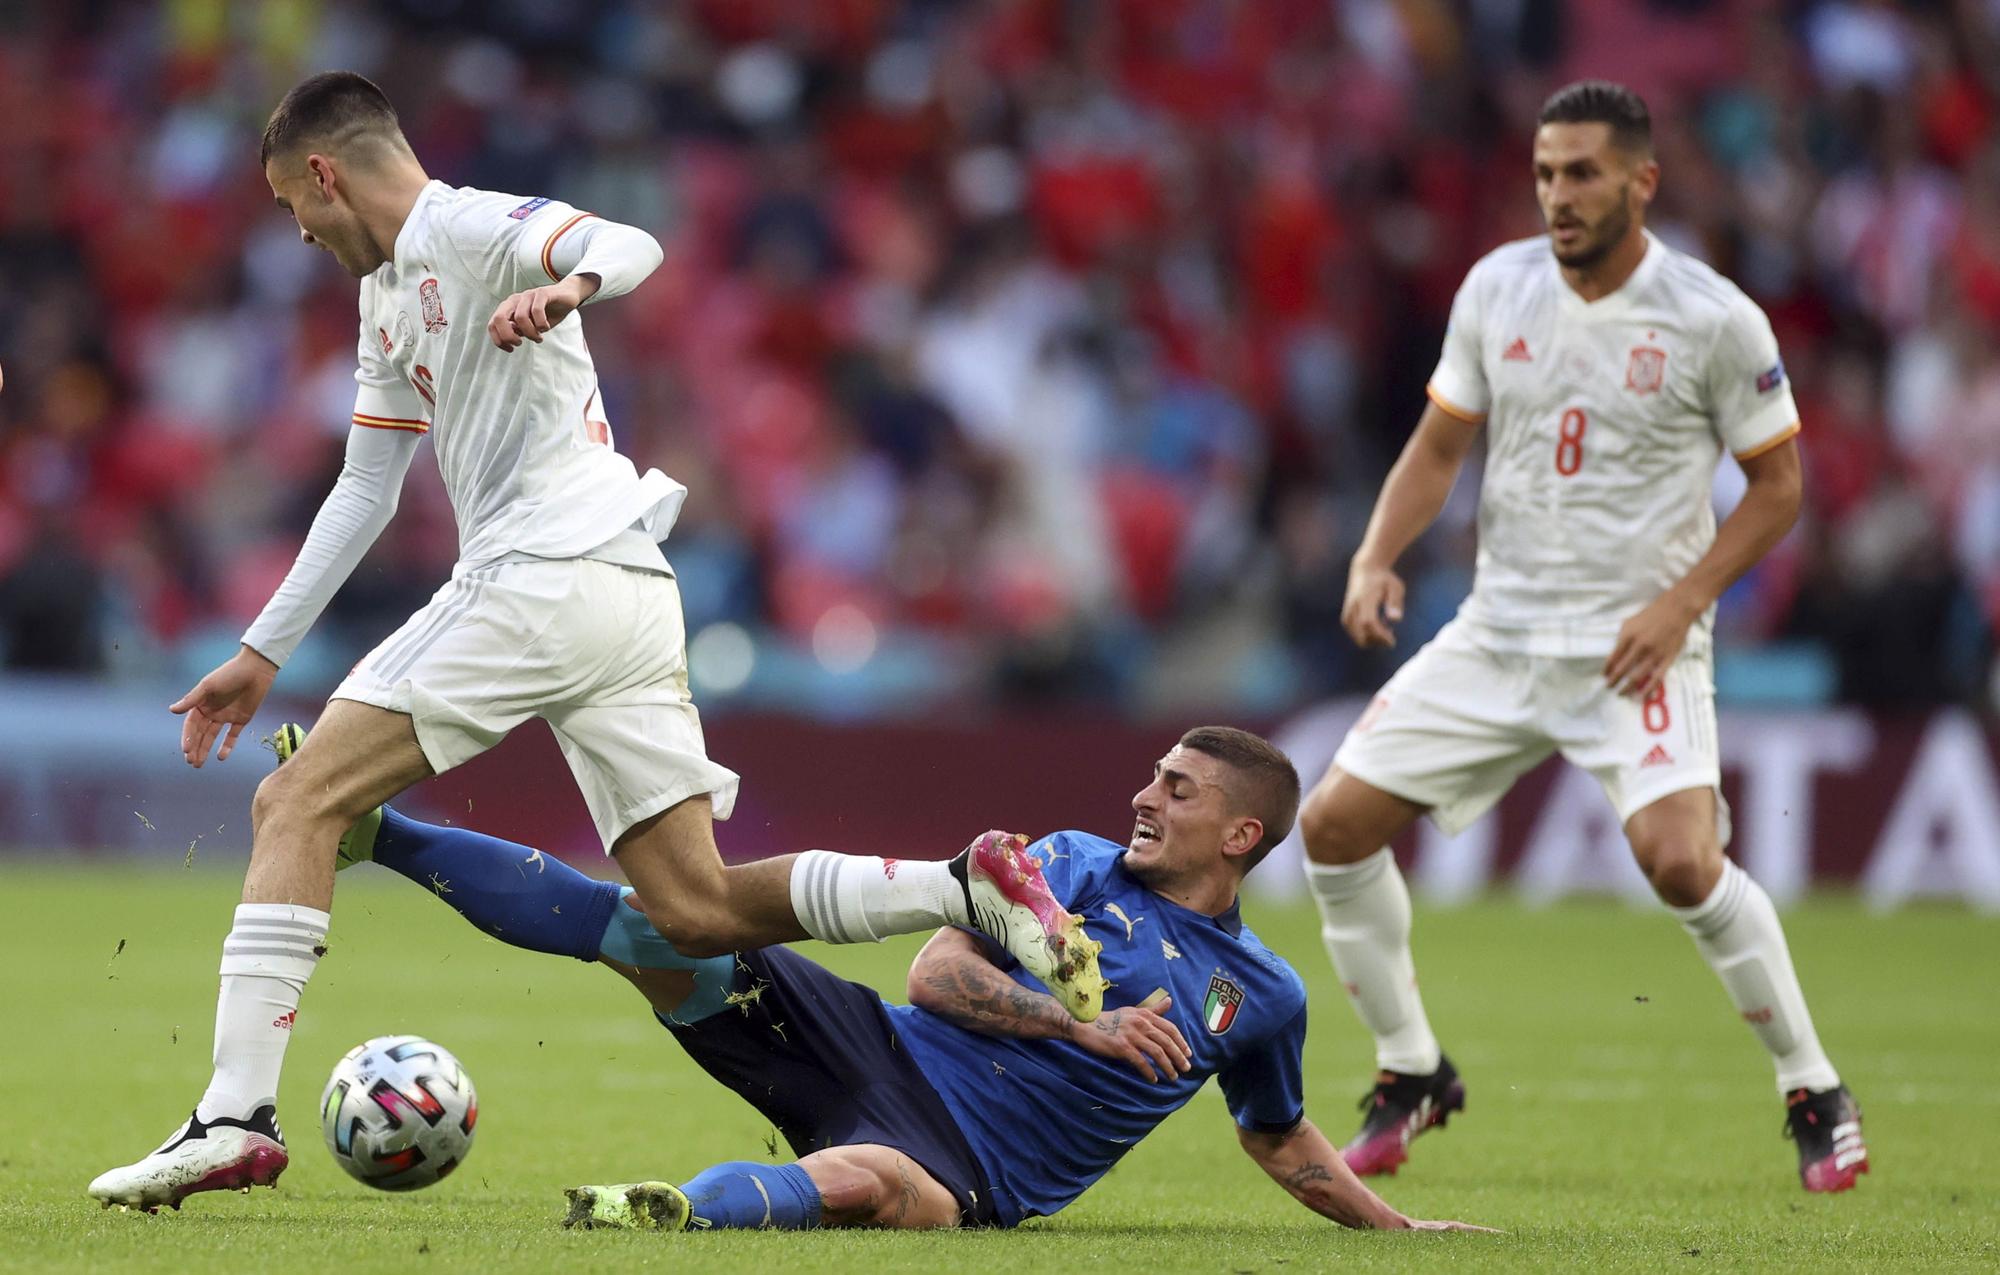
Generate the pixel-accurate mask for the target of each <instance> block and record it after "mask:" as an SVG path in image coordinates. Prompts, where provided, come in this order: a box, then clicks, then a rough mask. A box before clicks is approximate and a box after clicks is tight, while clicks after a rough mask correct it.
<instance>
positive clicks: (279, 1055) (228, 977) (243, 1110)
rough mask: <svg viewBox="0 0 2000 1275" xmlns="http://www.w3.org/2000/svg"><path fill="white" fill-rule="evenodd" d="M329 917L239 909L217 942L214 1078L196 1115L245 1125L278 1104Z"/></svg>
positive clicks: (292, 908)
mask: <svg viewBox="0 0 2000 1275" xmlns="http://www.w3.org/2000/svg"><path fill="white" fill-rule="evenodd" d="M331 919H332V918H331V917H329V916H328V915H327V914H326V913H324V912H322V911H320V910H319V909H318V908H306V907H299V906H298V905H296V904H291V903H244V904H239V905H238V906H237V909H236V924H235V925H234V926H232V927H231V928H230V931H229V937H228V938H226V939H224V940H223V941H222V992H221V994H220V995H219V996H218V997H217V998H216V1001H215V1076H214V1078H213V1079H211V1080H210V1081H209V1082H208V1092H207V1093H204V1094H203V1095H202V1096H201V1105H200V1106H198V1107H196V1108H195V1115H196V1116H197V1117H198V1118H199V1119H202V1120H214V1119H216V1118H217V1117H219V1116H227V1117H231V1118H234V1119H238V1120H241V1119H244V1118H245V1117H248V1116H250V1115H252V1114H254V1113H255V1112H256V1110H257V1108H259V1107H261V1106H263V1105H264V1104H266V1103H275V1102H276V1101H277V1100H278V1073H279V1072H280V1071H281V1070H282V1069H283V1068H284V1065H285V1046H286V1045H288V1044H290V1043H291V1040H292V1023H293V1021H294V1019H295V1017H296V1015H297V1013H298V1008H299V993H301V992H303V991H304V990H305V987H306V980H307V979H308V978H311V977H312V972H313V966H314V965H317V964H318V963H319V958H320V954H321V953H322V952H324V951H326V927H327V922H328V921H330V920H331Z"/></svg>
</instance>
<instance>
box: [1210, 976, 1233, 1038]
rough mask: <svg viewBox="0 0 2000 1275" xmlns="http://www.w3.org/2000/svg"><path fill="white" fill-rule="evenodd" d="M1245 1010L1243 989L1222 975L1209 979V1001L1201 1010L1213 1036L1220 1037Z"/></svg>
mask: <svg viewBox="0 0 2000 1275" xmlns="http://www.w3.org/2000/svg"><path fill="white" fill-rule="evenodd" d="M1241 1008H1243V989H1242V988H1240V987H1238V986H1237V985H1236V984H1234V983H1232V982H1230V981H1229V980H1228V979H1226V978H1224V977H1223V976H1222V975H1220V974H1211V975H1209V978H1208V1001H1207V1003H1206V1004H1204V1005H1203V1006H1202V1008H1201V1021H1202V1024H1203V1025H1204V1026H1206V1027H1207V1028H1208V1030H1209V1033H1210V1034H1211V1035H1215V1036H1220V1035H1222V1033H1224V1032H1226V1031H1228V1030H1229V1025H1230V1024H1231V1023H1233V1022H1235V1021H1236V1011H1237V1010H1239V1009H1241Z"/></svg>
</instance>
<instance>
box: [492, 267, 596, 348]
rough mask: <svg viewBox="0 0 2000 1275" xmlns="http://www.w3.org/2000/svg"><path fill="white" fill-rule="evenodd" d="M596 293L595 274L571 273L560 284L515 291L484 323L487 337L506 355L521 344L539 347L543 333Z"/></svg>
mask: <svg viewBox="0 0 2000 1275" xmlns="http://www.w3.org/2000/svg"><path fill="white" fill-rule="evenodd" d="M596 291H597V276H596V275H594V274H573V275H571V276H570V277H569V278H567V279H564V280H563V281H562V282H561V283H550V284H544V285H543V286H542V287H539V288H529V289H528V290H527V291H526V292H517V293H515V294H514V295H513V296H511V297H508V298H507V299H506V300H505V301H502V302H501V303H500V306H499V308H498V309H496V310H494V311H493V317H492V318H490V319H488V320H487V321H486V335H488V336H490V337H492V338H493V344H495V345H497V346H499V347H500V348H501V349H502V350H505V351H506V352H507V353H509V354H512V353H513V352H514V351H515V350H516V349H518V348H520V345H521V342H523V341H533V342H534V343H535V344H537V345H540V344H541V342H542V333H544V332H547V331H548V330H549V329H550V328H552V327H554V326H555V325H556V324H558V323H561V322H562V321H563V320H564V319H567V318H568V317H569V315H570V311H572V310H574V309H576V308H577V307H578V306H580V305H582V304H583V303H584V302H585V301H586V300H588V299H589V297H590V296H591V294H592V293H594V292H596Z"/></svg>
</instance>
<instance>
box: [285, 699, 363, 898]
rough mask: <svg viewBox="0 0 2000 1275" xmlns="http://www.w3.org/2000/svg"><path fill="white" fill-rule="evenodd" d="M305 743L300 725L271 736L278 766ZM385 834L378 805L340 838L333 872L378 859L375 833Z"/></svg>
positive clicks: (302, 728) (295, 724)
mask: <svg viewBox="0 0 2000 1275" xmlns="http://www.w3.org/2000/svg"><path fill="white" fill-rule="evenodd" d="M305 742H306V728H305V727H303V726H301V725H299V724H298V723H297V722H286V723H285V724H284V725H283V726H280V727H278V730H277V733H276V734H274V735H272V736H271V751H272V752H274V753H276V754H278V764H279V765H280V766H282V765H284V764H285V763H286V762H288V761H290V760H291V759H292V754H293V753H296V752H297V751H299V748H300V746H301V745H303V744H304V743H305ZM380 831H382V807H380V806H377V807H375V808H374V809H373V810H371V811H369V812H368V813H367V814H365V815H363V816H361V817H360V818H359V819H356V820H355V821H354V826H353V827H351V828H349V829H348V830H347V832H346V834H345V835H343V836H342V837H341V838H340V852H339V853H338V854H337V855H335V856H334V860H333V870H334V871H335V872H342V871H345V870H346V869H348V868H351V867H353V866H354V865H355V864H357V863H366V862H368V861H369V860H371V859H373V858H374V857H375V834H376V833H378V832H380Z"/></svg>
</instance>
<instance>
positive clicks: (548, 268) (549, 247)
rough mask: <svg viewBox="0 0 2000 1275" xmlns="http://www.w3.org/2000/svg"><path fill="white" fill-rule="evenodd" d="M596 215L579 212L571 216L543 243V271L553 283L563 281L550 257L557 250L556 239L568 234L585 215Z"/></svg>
mask: <svg viewBox="0 0 2000 1275" xmlns="http://www.w3.org/2000/svg"><path fill="white" fill-rule="evenodd" d="M596 215H597V214H596V213H590V212H580V213H578V214H577V215H576V216H574V217H571V218H570V219H569V220H568V221H566V222H564V223H563V224H562V225H560V226H557V227H556V231H555V233H554V234H552V235H550V236H549V241H548V242H547V243H545V244H543V245H542V273H543V274H545V275H547V276H548V277H549V282H551V283H561V282H562V277H561V276H560V275H558V274H556V264H555V262H554V261H553V260H551V259H550V254H552V253H554V252H555V250H556V240H558V239H560V238H562V237H563V236H564V235H566V234H568V233H569V232H570V228H571V227H573V226H575V225H576V223H577V222H579V221H582V220H583V219H584V218H585V217H595V216H596Z"/></svg>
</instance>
